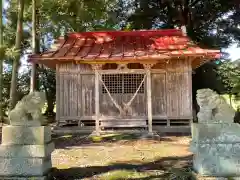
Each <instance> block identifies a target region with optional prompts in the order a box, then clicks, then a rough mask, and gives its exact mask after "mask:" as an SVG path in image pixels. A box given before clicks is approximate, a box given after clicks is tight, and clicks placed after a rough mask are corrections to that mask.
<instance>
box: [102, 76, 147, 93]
mask: <svg viewBox="0 0 240 180" xmlns="http://www.w3.org/2000/svg"><path fill="white" fill-rule="evenodd" d="M143 78H144V74H103V75H102V80H103V82H104V83H105V85H106V87H107V88H108V91H109V92H110V93H111V94H134V93H135V92H136V91H137V89H138V88H139V86H140V84H141V82H142V80H143ZM144 87H145V85H144V82H143V84H142V86H141V87H140V89H139V91H138V93H144V89H145V88H144ZM102 93H107V91H106V89H105V88H104V86H102Z"/></svg>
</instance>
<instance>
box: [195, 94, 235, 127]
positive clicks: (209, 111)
mask: <svg viewBox="0 0 240 180" xmlns="http://www.w3.org/2000/svg"><path fill="white" fill-rule="evenodd" d="M197 103H198V105H199V107H200V111H199V112H198V114H197V117H198V122H199V123H201V122H216V123H233V119H234V116H235V111H234V109H233V108H232V107H231V106H230V105H229V104H228V103H227V102H226V101H225V99H224V98H223V97H221V96H220V95H219V94H218V93H216V92H215V91H213V90H211V89H199V90H197Z"/></svg>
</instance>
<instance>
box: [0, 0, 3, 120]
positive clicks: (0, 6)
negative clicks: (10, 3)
mask: <svg viewBox="0 0 240 180" xmlns="http://www.w3.org/2000/svg"><path fill="white" fill-rule="evenodd" d="M0 14H1V19H0V49H2V50H1V53H2V54H0V122H3V116H4V112H3V97H2V96H3V95H2V91H3V54H4V52H3V0H1V2H0Z"/></svg>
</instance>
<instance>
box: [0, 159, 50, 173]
mask: <svg viewBox="0 0 240 180" xmlns="http://www.w3.org/2000/svg"><path fill="white" fill-rule="evenodd" d="M51 168H52V163H51V158H50V157H48V158H1V159H0V176H20V177H26V176H44V175H46V174H47V173H48V172H49V171H50V170H51Z"/></svg>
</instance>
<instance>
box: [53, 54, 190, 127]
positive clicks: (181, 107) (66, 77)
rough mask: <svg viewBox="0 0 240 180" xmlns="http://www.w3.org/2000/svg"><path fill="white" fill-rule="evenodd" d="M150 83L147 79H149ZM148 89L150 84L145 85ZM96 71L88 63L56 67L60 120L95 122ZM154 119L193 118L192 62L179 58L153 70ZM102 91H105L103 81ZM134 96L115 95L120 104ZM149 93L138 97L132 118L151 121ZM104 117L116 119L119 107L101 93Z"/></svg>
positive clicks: (133, 105) (58, 118) (160, 64)
mask: <svg viewBox="0 0 240 180" xmlns="http://www.w3.org/2000/svg"><path fill="white" fill-rule="evenodd" d="M145 81H146V80H145ZM144 85H145V86H146V83H144ZM94 86H95V84H94V71H92V69H91V66H90V65H88V64H70V63H69V64H59V65H57V68H56V89H57V92H56V96H57V97H56V103H57V108H56V110H57V112H56V118H57V121H58V122H60V123H65V121H66V120H81V119H82V120H83V119H84V120H94V116H95V96H94V90H95V87H94ZM151 86H152V113H153V114H152V116H153V119H185V118H186V119H188V118H190V119H191V117H192V89H191V87H192V74H191V62H190V61H188V60H187V59H175V60H171V61H169V62H168V63H159V64H156V65H155V66H154V67H153V68H152V70H151ZM99 89H100V92H101V90H102V87H101V82H100V87H99ZM132 96H133V94H126V95H124V96H122V94H121V95H118V94H114V95H113V97H114V98H115V99H116V101H117V102H123V101H124V102H127V101H128V100H130V99H131V97H132ZM146 103H147V99H146V93H144V94H138V95H137V96H136V98H135V99H134V100H133V102H132V106H131V107H132V110H133V116H132V118H134V117H135V118H137V117H145V118H146V119H147V109H146ZM100 114H101V115H104V116H109V117H115V116H116V115H117V114H118V110H117V108H116V107H115V106H114V104H113V103H112V102H111V100H110V98H109V96H108V94H107V93H105V94H100Z"/></svg>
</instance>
